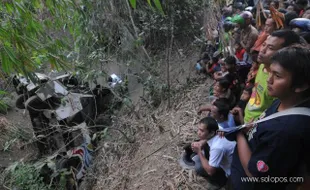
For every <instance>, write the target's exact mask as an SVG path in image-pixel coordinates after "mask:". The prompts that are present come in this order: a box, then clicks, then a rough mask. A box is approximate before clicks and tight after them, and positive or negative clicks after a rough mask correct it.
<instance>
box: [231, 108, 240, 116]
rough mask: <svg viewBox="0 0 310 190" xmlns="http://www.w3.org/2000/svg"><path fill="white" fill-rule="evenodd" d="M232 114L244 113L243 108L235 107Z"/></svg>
mask: <svg viewBox="0 0 310 190" xmlns="http://www.w3.org/2000/svg"><path fill="white" fill-rule="evenodd" d="M230 113H231V114H233V115H238V114H240V113H242V109H241V108H240V107H234V108H233V109H232V110H231V111H230Z"/></svg>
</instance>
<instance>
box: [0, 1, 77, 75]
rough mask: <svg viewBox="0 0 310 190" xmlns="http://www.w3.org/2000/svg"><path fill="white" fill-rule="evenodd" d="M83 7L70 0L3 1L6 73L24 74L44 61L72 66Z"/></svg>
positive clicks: (0, 39) (0, 48) (0, 37)
mask: <svg viewBox="0 0 310 190" xmlns="http://www.w3.org/2000/svg"><path fill="white" fill-rule="evenodd" d="M79 11H80V8H79V7H78V5H77V4H76V3H75V1H68V0H46V1H45V0H30V1H26V0H15V1H2V2H1V4H0V12H1V14H0V17H1V22H0V56H1V62H2V63H1V64H2V68H3V70H4V71H5V72H6V73H10V72H19V73H23V74H26V76H27V74H28V73H29V71H34V70H36V69H38V68H39V67H40V66H41V65H42V64H43V63H49V64H50V66H51V68H55V69H60V68H66V67H67V66H68V64H67V62H66V54H65V52H68V51H69V50H71V48H72V47H73V46H69V45H68V44H70V41H71V40H72V38H71V37H72V36H70V35H69V32H68V31H76V30H77V29H76V26H75V25H74V23H76V22H75V21H77V20H76V19H77V16H76V15H78V12H79Z"/></svg>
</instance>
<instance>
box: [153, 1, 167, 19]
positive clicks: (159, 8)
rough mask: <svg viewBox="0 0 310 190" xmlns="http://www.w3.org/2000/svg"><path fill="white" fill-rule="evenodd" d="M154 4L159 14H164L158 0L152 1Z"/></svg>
mask: <svg viewBox="0 0 310 190" xmlns="http://www.w3.org/2000/svg"><path fill="white" fill-rule="evenodd" d="M154 4H155V6H156V8H157V9H158V10H159V11H160V12H161V14H163V15H164V14H165V13H164V10H163V7H162V6H161V3H160V0H154Z"/></svg>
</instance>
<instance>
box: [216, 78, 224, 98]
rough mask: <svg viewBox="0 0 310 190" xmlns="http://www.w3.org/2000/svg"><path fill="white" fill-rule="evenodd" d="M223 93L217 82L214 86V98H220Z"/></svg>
mask: <svg viewBox="0 0 310 190" xmlns="http://www.w3.org/2000/svg"><path fill="white" fill-rule="evenodd" d="M224 91H225V89H224V88H223V87H222V86H221V85H220V84H219V82H216V83H215V85H214V95H215V96H216V97H218V96H220V95H221V94H223V93H224Z"/></svg>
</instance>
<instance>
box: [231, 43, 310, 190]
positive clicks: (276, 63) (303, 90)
mask: <svg viewBox="0 0 310 190" xmlns="http://www.w3.org/2000/svg"><path fill="white" fill-rule="evenodd" d="M271 60H272V61H271V65H270V74H269V77H268V80H267V84H268V95H269V96H272V97H275V98H278V99H277V100H276V101H275V102H274V103H273V104H272V105H271V106H270V107H269V108H268V109H267V110H266V111H265V112H264V113H263V114H262V115H261V116H260V119H262V118H265V117H267V116H269V115H272V114H274V113H277V112H280V113H281V112H282V111H286V110H288V109H290V108H294V107H303V108H310V98H309V97H310V75H309V73H310V64H309V61H310V50H309V49H308V48H304V47H301V46H292V47H287V48H283V49H281V50H280V51H278V52H276V53H275V54H274V55H273V56H272V59H271ZM308 112H309V111H305V113H308ZM293 113H294V112H292V113H291V114H289V115H285V116H282V117H277V118H274V119H270V120H266V121H264V122H261V123H257V124H254V125H251V126H249V127H246V128H245V129H242V130H240V131H237V134H236V142H237V148H236V149H235V152H234V154H233V162H232V167H231V178H232V180H231V181H232V183H233V188H234V189H235V190H254V189H258V190H260V189H264V190H274V189H309V186H308V187H305V186H307V185H309V184H308V183H307V178H305V177H306V176H309V175H308V174H309V171H310V152H309V151H307V150H309V148H310V139H309V136H310V128H309V123H310V116H307V115H300V114H293ZM247 177H252V178H247ZM291 177H299V178H300V177H303V178H302V180H296V179H295V181H294V180H291V179H292V178H291ZM247 179H256V180H257V181H256V182H254V181H250V180H247ZM276 180H277V181H276ZM305 181H306V182H305ZM303 182H305V183H303ZM293 183H294V184H293ZM300 183H303V184H301V187H299V188H298V186H300Z"/></svg>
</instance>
